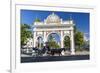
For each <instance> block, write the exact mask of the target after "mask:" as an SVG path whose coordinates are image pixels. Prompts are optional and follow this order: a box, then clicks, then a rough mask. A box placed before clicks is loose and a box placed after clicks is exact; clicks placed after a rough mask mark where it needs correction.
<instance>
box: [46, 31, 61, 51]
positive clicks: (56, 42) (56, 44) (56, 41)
mask: <svg viewBox="0 0 100 73" xmlns="http://www.w3.org/2000/svg"><path fill="white" fill-rule="evenodd" d="M47 42H48V46H49V47H50V48H51V49H57V48H60V47H61V46H60V35H59V34H58V33H54V32H53V33H50V34H49V35H48V36H47Z"/></svg>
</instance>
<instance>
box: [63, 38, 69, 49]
mask: <svg viewBox="0 0 100 73" xmlns="http://www.w3.org/2000/svg"><path fill="white" fill-rule="evenodd" d="M64 48H70V37H69V36H65V37H64Z"/></svg>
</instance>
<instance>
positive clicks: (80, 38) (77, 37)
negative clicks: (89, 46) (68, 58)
mask: <svg viewBox="0 0 100 73" xmlns="http://www.w3.org/2000/svg"><path fill="white" fill-rule="evenodd" d="M74 37H75V46H77V48H76V50H81V46H82V45H83V44H84V37H83V33H82V32H80V31H77V32H75V36H74Z"/></svg>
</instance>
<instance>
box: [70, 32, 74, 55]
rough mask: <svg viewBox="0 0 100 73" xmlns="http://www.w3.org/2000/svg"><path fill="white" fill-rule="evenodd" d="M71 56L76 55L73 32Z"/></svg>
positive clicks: (72, 33) (72, 34)
mask: <svg viewBox="0 0 100 73" xmlns="http://www.w3.org/2000/svg"><path fill="white" fill-rule="evenodd" d="M70 40H71V54H72V55H74V54H75V45H74V32H73V30H71V37H70Z"/></svg>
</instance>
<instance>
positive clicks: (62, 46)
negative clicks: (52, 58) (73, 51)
mask: <svg viewBox="0 0 100 73" xmlns="http://www.w3.org/2000/svg"><path fill="white" fill-rule="evenodd" d="M60 33H61V39H60V41H61V48H64V42H63V31H61V32H60Z"/></svg>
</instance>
